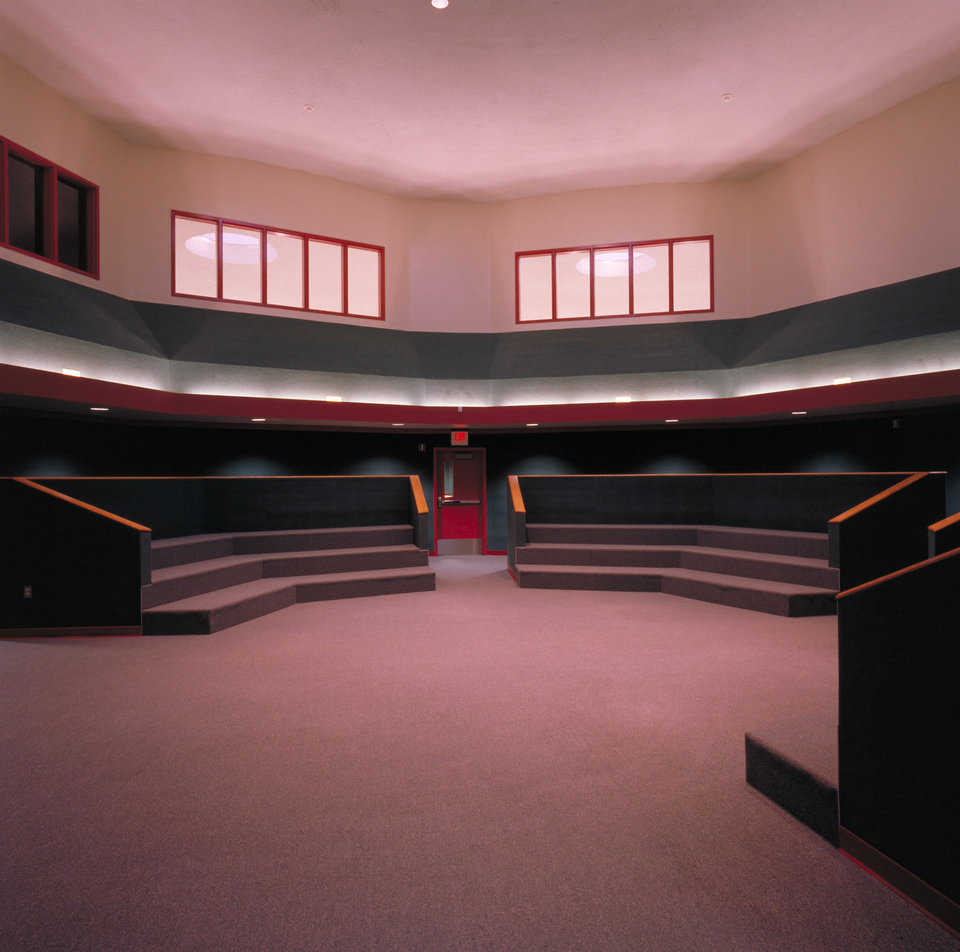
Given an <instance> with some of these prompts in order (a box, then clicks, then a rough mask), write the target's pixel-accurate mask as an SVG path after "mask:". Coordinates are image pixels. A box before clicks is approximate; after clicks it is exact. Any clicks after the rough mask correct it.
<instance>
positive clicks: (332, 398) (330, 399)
mask: <svg viewBox="0 0 960 952" xmlns="http://www.w3.org/2000/svg"><path fill="white" fill-rule="evenodd" d="M323 399H324V400H326V401H327V403H343V397H340V396H337V394H335V393H328V394H327V395H326V396H325V397H324V398H323Z"/></svg>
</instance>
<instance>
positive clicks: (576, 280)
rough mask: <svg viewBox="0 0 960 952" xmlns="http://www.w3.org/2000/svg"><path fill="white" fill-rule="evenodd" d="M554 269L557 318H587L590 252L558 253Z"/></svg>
mask: <svg viewBox="0 0 960 952" xmlns="http://www.w3.org/2000/svg"><path fill="white" fill-rule="evenodd" d="M556 269H557V317H589V316H590V252H589V251H563V252H558V253H557V257H556Z"/></svg>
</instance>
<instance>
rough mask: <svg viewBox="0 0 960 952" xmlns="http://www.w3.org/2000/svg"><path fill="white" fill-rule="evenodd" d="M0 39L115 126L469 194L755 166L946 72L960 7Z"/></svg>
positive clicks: (324, 22)
mask: <svg viewBox="0 0 960 952" xmlns="http://www.w3.org/2000/svg"><path fill="white" fill-rule="evenodd" d="M0 52H3V53H4V54H6V55H7V56H9V57H10V58H11V59H13V60H14V61H16V62H18V63H20V64H21V65H22V66H24V67H25V68H27V69H28V70H30V71H31V72H32V73H34V74H35V75H36V76H38V77H39V78H40V79H42V80H44V81H45V82H48V83H50V84H51V85H52V86H54V87H55V88H57V89H58V90H60V91H61V92H63V93H65V94H66V95H68V96H70V97H71V98H73V99H74V100H76V101H77V102H78V103H79V104H80V105H81V106H82V107H83V108H84V109H86V110H87V111H89V112H90V113H91V114H92V115H94V116H97V117H99V118H101V119H103V120H105V121H106V122H107V123H109V124H110V125H111V126H112V127H113V128H115V129H116V130H117V131H118V132H119V133H120V134H121V135H123V136H124V137H125V138H127V139H129V140H131V141H135V142H145V143H153V144H160V145H164V146H170V147H174V148H180V149H189V150H195V151H201V152H212V153H218V154H223V155H230V156H237V157H242V158H248V159H255V160H258V161H263V162H268V163H272V164H277V165H283V166H289V167H292V168H299V169H304V170H306V171H310V172H315V173H319V174H324V175H332V176H334V177H337V178H342V179H345V180H348V181H352V182H357V183H360V184H365V185H369V186H373V187H376V188H381V189H385V190H388V191H392V192H396V193H398V194H405V195H413V196H421V197H454V196H456V197H462V198H467V199H472V200H480V201H484V200H495V199H504V198H515V197H521V196H526V195H532V194H539V193H546V192H553V191H563V190H569V189H576V188H592V187H598V186H610V185H624V184H639V183H647V182H663V181H671V182H677V181H707V180H714V179H717V178H737V177H746V176H749V175H752V174H755V173H756V172H758V171H761V170H763V169H765V168H767V167H769V166H771V165H772V164H775V163H777V162H779V161H782V160H783V159H785V158H787V157H789V156H791V155H793V154H796V153H797V152H798V151H801V150H802V149H804V148H807V147H809V146H811V145H813V144H815V143H816V142H818V141H820V140H822V139H823V138H825V137H826V136H829V135H832V134H834V133H836V132H839V131H841V130H842V129H845V128H847V127H849V126H850V125H852V124H853V123H855V122H857V121H860V120H862V119H864V118H867V117H868V116H870V115H873V114H875V113H877V112H879V111H881V110H883V109H885V108H888V107H890V106H892V105H894V104H896V103H897V102H899V101H902V100H903V99H905V98H908V97H909V96H911V95H914V94H916V93H918V92H920V91H922V90H924V89H926V88H929V87H930V86H932V85H935V84H937V83H939V82H943V81H946V80H948V79H951V78H953V77H954V76H956V75H958V74H960V4H957V3H956V2H955V0H915V2H914V3H912V4H899V3H898V4H894V3H889V2H879V3H878V2H877V0H847V2H845V3H835V2H832V0H831V2H827V0H808V2H806V3H796V2H793V0H731V2H724V3H720V2H716V0H714V2H712V3H706V2H703V3H653V2H651V0H642V2H637V0H605V2H604V3H593V4H584V3H578V2H574V0H516V2H513V3H509V2H507V0H451V2H450V6H449V8H448V9H447V10H445V11H437V10H434V9H433V8H432V7H431V6H430V5H429V3H428V0H276V2H272V3H266V2H263V0H239V2H237V0H231V2H229V3H228V2H226V0H208V2H206V3H203V4H197V3H194V2H192V0H165V2H164V3H152V2H147V0H98V2H96V3H90V4H84V5H83V9H82V16H78V9H77V7H76V5H75V4H72V3H69V2H67V0H47V2H45V3H43V4H39V3H32V4H23V3H14V2H7V3H6V4H5V5H4V8H2V9H0ZM725 93H732V94H733V95H734V99H733V101H732V102H730V103H727V104H723V103H722V102H721V97H722V96H723V94H725ZM305 105H308V106H310V107H312V108H311V111H305V110H304V106H305Z"/></svg>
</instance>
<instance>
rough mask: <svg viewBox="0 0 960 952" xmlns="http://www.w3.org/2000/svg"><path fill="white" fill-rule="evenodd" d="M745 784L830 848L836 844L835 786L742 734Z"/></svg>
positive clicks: (751, 736) (838, 822)
mask: <svg viewBox="0 0 960 952" xmlns="http://www.w3.org/2000/svg"><path fill="white" fill-rule="evenodd" d="M745 742H746V767H747V783H748V784H750V786H751V787H754V788H755V789H756V790H759V791H760V793H762V794H763V795H764V796H765V797H768V798H769V799H771V800H772V801H773V802H774V803H776V804H777V805H778V806H780V807H782V808H783V809H784V810H786V811H787V812H788V813H791V814H792V815H793V816H795V817H796V818H797V819H798V820H800V822H801V823H805V824H806V825H807V826H809V827H810V829H811V830H813V831H814V832H816V833H819V834H820V836H822V837H823V838H824V839H825V840H827V841H828V842H829V843H832V844H833V845H834V846H837V845H838V842H839V827H840V820H839V805H838V799H837V785H836V784H835V783H832V782H831V781H829V780H827V779H825V778H823V777H820V776H818V775H817V774H816V773H814V772H813V771H812V770H809V769H807V768H806V767H804V766H803V765H802V764H799V763H797V762H796V761H795V760H793V759H791V758H790V757H787V756H786V755H785V754H782V753H780V752H779V751H777V750H775V749H774V748H773V747H771V746H770V745H769V744H768V743H767V742H766V741H764V740H761V739H760V738H758V737H756V736H754V735H751V734H746V735H745Z"/></svg>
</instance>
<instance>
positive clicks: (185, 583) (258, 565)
mask: <svg viewBox="0 0 960 952" xmlns="http://www.w3.org/2000/svg"><path fill="white" fill-rule="evenodd" d="M426 564H427V552H426V551H425V550H423V549H420V548H417V546H415V545H395V546H376V547H369V548H349V549H320V550H319V551H308V552H282V553H273V554H267V555H232V556H228V557H226V558H219V559H208V560H205V561H203V562H187V563H183V564H180V565H175V566H170V567H168V568H164V569H157V570H155V571H154V572H153V579H152V584H150V585H145V586H144V587H143V588H142V590H141V596H140V604H141V607H142V608H144V609H146V608H155V607H156V606H158V605H162V604H164V603H166V602H172V601H178V600H180V599H184V598H190V597H192V596H194V595H201V594H203V593H205V592H211V591H215V590H216V589H219V588H227V587H230V586H233V585H240V584H242V583H244V582H250V581H253V580H255V579H259V578H275V577H281V576H291V575H319V574H321V573H324V572H356V571H363V570H368V569H389V568H405V567H411V566H424V565H426Z"/></svg>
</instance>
